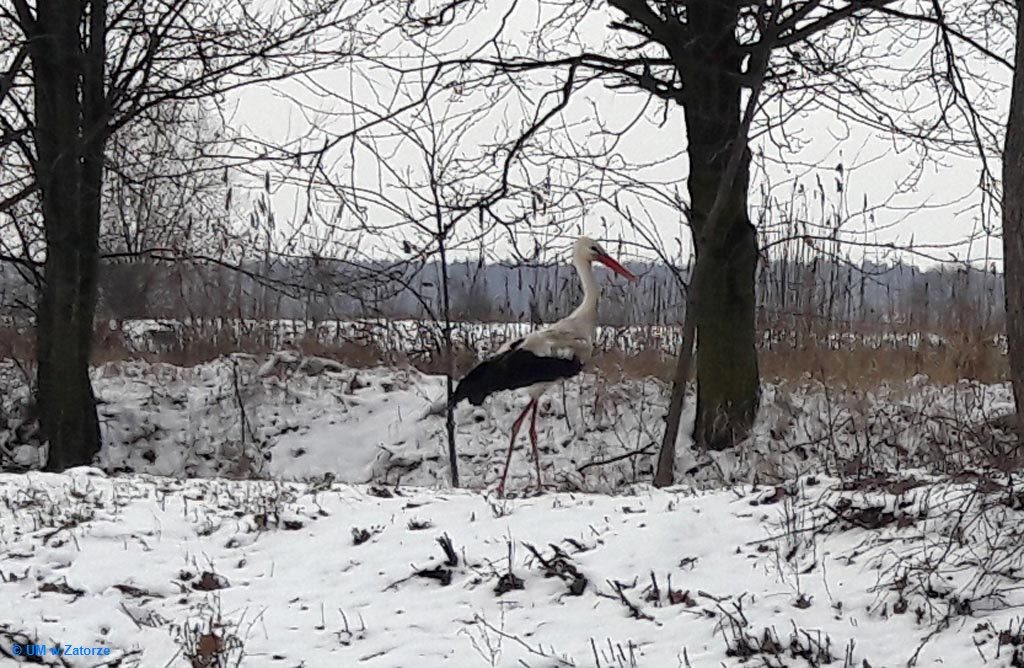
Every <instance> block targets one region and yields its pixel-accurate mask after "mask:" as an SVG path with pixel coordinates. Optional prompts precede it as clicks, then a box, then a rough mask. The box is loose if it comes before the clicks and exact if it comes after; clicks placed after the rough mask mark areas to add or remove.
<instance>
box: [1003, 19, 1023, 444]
mask: <svg viewBox="0 0 1024 668" xmlns="http://www.w3.org/2000/svg"><path fill="white" fill-rule="evenodd" d="M1021 10H1024V7H1021V3H1018V14H1017V50H1016V53H1015V55H1014V63H1015V65H1016V67H1015V68H1014V72H1013V84H1012V87H1011V89H1010V114H1009V117H1008V119H1007V122H1006V145H1005V147H1004V149H1003V262H1004V265H1005V266H1004V272H1005V276H1004V280H1005V282H1006V340H1007V350H1008V355H1009V359H1010V376H1011V379H1012V381H1013V398H1014V404H1015V406H1016V408H1017V421H1018V426H1019V424H1020V422H1021V421H1022V419H1024V410H1022V408H1024V20H1022V17H1021ZM1022 433H1024V430H1022Z"/></svg>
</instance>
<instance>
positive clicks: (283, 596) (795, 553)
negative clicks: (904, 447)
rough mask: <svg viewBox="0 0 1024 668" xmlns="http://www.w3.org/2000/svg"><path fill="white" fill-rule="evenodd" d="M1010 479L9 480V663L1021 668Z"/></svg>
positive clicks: (4, 635)
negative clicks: (507, 496)
mask: <svg viewBox="0 0 1024 668" xmlns="http://www.w3.org/2000/svg"><path fill="white" fill-rule="evenodd" d="M1004 484H1005V481H1002V480H998V479H987V485H988V487H986V489H987V490H988V491H987V493H986V494H984V495H982V494H979V492H978V490H979V489H980V487H979V486H978V484H977V481H976V480H975V479H971V478H962V479H960V480H959V481H956V482H947V483H942V482H935V481H931V480H928V479H925V478H920V477H914V476H913V475H910V474H906V475H904V476H900V477H894V478H879V477H874V478H867V479H859V480H857V481H853V480H847V481H842V482H841V481H837V480H833V479H829V478H820V477H804V478H802V479H801V480H800V481H798V482H794V483H792V484H790V485H787V486H779V487H775V486H768V487H760V488H751V487H749V486H737V487H731V488H729V489H723V490H719V491H713V492H695V491H691V490H689V489H688V488H678V489H674V490H669V491H653V490H648V489H644V490H638V491H636V492H635V493H633V494H628V495H621V496H609V495H591V494H580V493H576V494H570V493H550V494H545V495H542V496H538V497H533V498H525V499H517V500H512V501H498V500H496V499H493V498H490V497H487V496H484V495H481V494H478V493H474V492H471V491H443V490H441V491H438V490H427V489H422V488H411V487H399V488H394V487H385V486H374V487H368V486H349V485H340V484H332V485H326V484H320V485H317V484H305V483H275V482H258V481H225V480H190V481H175V480H170V479H167V478H155V477H150V476H138V475H136V476H130V477H107V476H105V475H104V474H102V473H101V472H99V471H97V470H95V469H79V470H75V471H73V472H70V473H68V474H66V475H51V474H42V473H29V474H25V475H13V474H5V475H0V527H2V530H0V555H2V558H0V581H2V582H0V594H2V599H0V600H2V601H3V603H2V604H0V655H3V654H4V653H6V654H7V655H8V658H9V661H11V662H13V661H14V660H15V659H14V657H13V656H12V652H11V647H12V643H19V644H24V643H30V644H46V645H48V646H51V647H52V646H54V645H56V644H58V643H59V644H73V645H77V646H84V647H109V648H111V652H112V653H111V655H110V656H108V657H104V658H103V659H102V661H103V662H104V663H102V665H120V666H136V665H137V666H155V667H156V666H171V667H174V666H183V667H187V666H193V667H194V666H212V665H238V664H236V663H235V661H236V660H241V662H242V663H241V665H246V666H249V665H252V666H363V665H365V666H380V667H387V668H399V667H413V666H415V667H420V666H442V665H445V666H449V665H450V666H459V667H462V666H466V667H473V666H531V667H537V668H540V667H548V666H586V667H597V666H601V667H625V666H639V667H652V668H663V667H666V666H669V667H672V666H693V667H695V668H702V667H708V668H710V667H712V666H714V667H718V666H723V665H724V666H739V665H751V666H793V667H803V666H824V665H835V666H848V667H851V668H852V667H854V666H856V667H858V668H863V667H864V666H872V667H873V668H881V667H883V666H887V667H894V666H907V665H918V666H947V667H948V666H982V665H986V666H1017V665H1021V664H1020V663H1019V662H1020V660H1021V655H1022V651H1021V647H1022V643H1024V634H1022V631H1021V625H1022V622H1021V620H1020V618H1019V617H1018V615H1019V612H1018V611H1017V610H1015V606H1019V605H1020V604H1021V603H1022V602H1024V596H1022V595H1021V593H1020V587H1019V584H1018V583H1017V580H1016V578H1017V577H1018V576H1017V572H1018V571H1017V570H1016V569H1019V568H1020V567H1021V565H1022V563H1024V559H1022V555H1021V552H1022V548H1021V547H1020V545H1021V540H1020V539H1021V535H1020V531H1021V530H1020V528H1019V527H1020V526H1021V522H1020V520H1021V519H1024V518H1022V517H1021V511H1020V505H1019V504H1016V505H1015V503H1014V502H1012V499H1013V498H1015V495H1019V494H1020V493H1021V491H1024V490H1020V489H1019V488H1015V487H1013V486H1004ZM446 545H447V546H449V549H448V550H447V551H446V549H445V546H446ZM1000 546H1001V549H1002V552H998V555H997V550H998V549H999V548H1000ZM996 556H998V558H995V557H996ZM982 574H985V577H982ZM993 592H995V593H998V594H999V597H996V596H994V595H993ZM215 657H217V658H218V659H219V660H220V661H221V662H220V663H217V662H216V661H215V660H214V659H215ZM61 658H62V659H63V661H64V665H68V666H96V665H101V660H99V659H97V658H96V657H61ZM118 660H120V662H117V661H118ZM46 661H48V662H52V663H53V664H54V665H60V664H58V663H57V662H56V660H55V659H53V657H47V658H46Z"/></svg>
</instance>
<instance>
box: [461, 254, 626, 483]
mask: <svg viewBox="0 0 1024 668" xmlns="http://www.w3.org/2000/svg"><path fill="white" fill-rule="evenodd" d="M595 261H596V262H600V263H601V264H604V265H605V266H607V267H608V268H609V269H611V270H612V271H614V272H615V273H616V274H619V275H620V276H624V277H626V278H627V279H629V280H631V281H636V280H637V277H636V276H634V275H633V274H632V273H630V272H629V270H627V269H626V268H625V267H623V266H622V265H621V264H619V263H618V262H616V261H615V260H614V259H612V257H611V256H610V255H609V254H608V253H607V252H606V251H605V250H604V249H603V248H602V247H601V245H600V244H599V243H597V242H596V241H594V240H593V239H589V238H587V237H580V238H579V239H578V240H577V241H576V245H575V246H574V247H573V253H572V264H573V266H574V267H576V272H577V273H578V274H579V277H580V282H582V283H583V303H581V304H580V305H579V306H578V307H577V308H576V310H575V311H573V312H572V313H571V314H569V315H568V316H567V317H565V318H563V319H561V320H559V321H558V322H556V323H554V324H552V325H549V326H548V327H545V328H544V329H540V330H537V331H536V332H533V333H532V334H529V335H527V336H525V337H523V338H520V339H516V340H515V341H511V342H509V343H506V344H505V345H504V346H502V347H501V348H500V349H499V350H498V352H497V353H495V355H494V356H493V357H491V358H489V359H486V360H484V361H483V362H481V363H480V364H478V365H477V366H476V367H474V368H473V369H472V370H471V371H470V372H469V373H468V374H466V377H465V378H463V379H462V380H461V381H460V382H459V384H458V386H457V387H456V388H455V393H454V394H453V395H452V400H451V402H450V404H449V410H450V409H451V408H454V406H455V405H456V404H458V403H459V402H460V401H462V400H463V399H469V402H470V403H471V404H473V405H474V406H480V405H481V404H483V402H484V399H486V398H487V397H488V396H489V395H491V394H493V393H495V392H498V391H500V390H518V389H526V391H527V394H528V395H529V397H530V402H529V403H528V404H527V405H526V408H524V409H523V412H522V413H520V414H519V417H518V418H516V421H515V422H514V423H513V424H512V438H511V439H510V441H509V444H508V457H507V458H506V459H505V470H504V471H503V472H502V474H501V482H499V483H498V490H497V491H498V496H503V495H504V493H505V478H506V477H507V476H508V467H509V463H511V461H512V448H513V446H514V445H515V442H516V436H517V435H518V434H519V427H520V426H522V424H523V420H524V419H525V418H526V414H527V413H528V412H531V411H532V415H531V417H530V444H531V445H532V446H533V456H534V461H535V463H536V465H537V489H538V490H539V489H540V488H541V480H540V453H539V452H538V451H537V401H538V399H540V397H541V395H543V394H544V392H545V391H546V390H547V389H548V388H549V387H551V385H553V384H554V383H556V382H558V381H560V380H565V379H567V378H572V377H573V376H575V375H577V374H578V373H579V372H580V371H582V370H583V365H584V364H585V363H586V362H587V361H588V360H589V359H590V356H591V355H592V354H593V352H594V334H595V332H596V330H597V297H598V287H597V281H595V280H594V272H593V268H592V263H593V262H595Z"/></svg>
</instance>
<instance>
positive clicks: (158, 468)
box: [0, 353, 1018, 492]
mask: <svg viewBox="0 0 1024 668" xmlns="http://www.w3.org/2000/svg"><path fill="white" fill-rule="evenodd" d="M94 381H95V382H94V385H95V388H96V391H97V394H98V397H99V401H100V406H99V413H100V417H101V420H102V429H103V437H104V447H103V451H102V452H101V455H100V458H99V460H98V462H97V464H98V465H99V466H100V467H101V468H103V469H104V470H105V471H107V472H108V473H130V472H136V473H149V474H155V475H165V476H175V477H196V476H198V477H229V478H246V479H248V478H253V477H262V478H272V479H281V480H314V479H315V480H322V479H323V478H324V477H325V476H329V477H330V478H331V479H333V480H336V481H339V482H349V483H370V482H379V483H385V484H399V483H400V484H402V485H416V486H426V487H439V486H440V487H443V486H446V485H447V481H448V480H449V468H448V456H447V452H448V448H447V442H446V438H445V425H444V419H443V417H441V416H428V417H424V414H425V413H426V412H427V409H428V408H429V407H430V405H431V404H432V403H433V402H434V401H436V400H437V399H438V398H440V397H442V396H443V395H444V381H443V379H442V378H440V377H437V376H427V375H423V374H421V373H419V372H417V371H415V370H413V369H392V368H377V369H368V370H365V369H360V370H356V369H349V368H344V367H341V366H338V365H337V364H336V363H334V362H331V361H329V360H322V359H319V358H298V357H295V356H294V355H292V354H291V353H281V354H278V355H276V356H274V357H272V358H269V359H266V358H258V359H257V358H254V357H252V356H247V355H235V356H232V357H231V358H227V359H222V360H219V361H216V362H212V363H209V364H203V365H198V366H195V367H191V368H182V367H175V366H171V365H167V364H149V363H143V362H115V363H109V364H105V365H103V366H101V367H99V368H97V369H96V370H95V372H94ZM668 395H669V388H668V387H667V386H666V385H664V384H663V383H660V382H659V381H657V380H653V379H647V380H625V381H621V382H616V383H612V382H609V381H607V380H605V379H604V378H601V377H598V376H595V375H591V374H584V375H583V376H582V377H581V378H580V379H578V380H575V381H573V382H570V383H567V384H566V385H565V388H564V392H562V391H554V392H551V393H549V395H547V396H546V397H545V399H544V401H543V403H542V405H541V409H540V416H539V420H538V429H539V433H540V439H539V440H540V447H541V454H542V456H541V464H542V469H543V478H544V483H545V484H546V485H549V486H551V487H553V488H555V489H559V490H563V491H590V492H613V491H617V492H621V491H627V490H628V489H629V488H630V486H631V485H633V484H636V483H644V482H647V481H649V480H650V479H651V471H652V467H653V463H654V458H655V454H656V450H657V444H658V443H659V442H660V438H661V424H662V418H663V416H664V412H665V409H666V404H667V398H668ZM27 396H28V388H27V387H26V386H25V385H24V383H23V382H22V375H21V374H20V372H19V370H18V369H17V368H16V367H15V366H14V365H13V364H11V363H7V364H4V363H3V362H0V464H2V465H3V466H6V467H7V468H9V469H10V468H15V469H22V468H31V467H33V466H35V465H38V462H39V461H40V459H41V456H42V452H41V449H40V448H39V444H38V442H37V441H36V440H35V438H34V434H33V429H32V423H31V421H29V420H26V419H25V415H26V413H25V407H26V399H27ZM523 403H524V400H523V398H522V397H520V396H517V395H514V394H509V393H503V394H500V395H496V396H494V397H492V398H490V399H489V400H488V401H487V403H486V404H485V405H484V406H483V407H481V408H474V407H472V406H469V405H468V404H463V405H461V406H460V407H459V408H458V410H457V412H456V415H455V421H456V432H457V434H456V436H457V450H458V455H459V468H460V474H461V478H462V484H463V486H465V487H469V488H473V489H486V488H493V486H494V485H495V484H496V482H497V477H498V474H499V472H500V468H501V466H502V464H503V463H504V460H505V455H506V453H507V447H508V432H509V427H510V426H511V423H512V422H513V420H514V419H515V416H516V414H517V413H518V412H519V411H520V410H521V408H522V404H523ZM693 403H694V402H693V401H692V397H691V399H690V401H688V406H689V410H688V411H687V413H686V415H684V420H683V424H682V427H681V438H680V448H679V452H678V458H677V462H676V468H677V470H678V471H679V472H680V474H683V475H684V476H685V480H686V481H687V482H689V483H691V484H695V485H698V486H702V487H703V486H713V485H720V484H723V483H733V482H752V481H754V480H759V481H762V482H766V481H767V482H770V481H773V480H780V481H782V480H788V479H792V478H793V477H795V476H796V475H798V474H802V473H824V474H833V475H849V474H854V473H861V474H865V473H867V474H870V473H874V472H878V471H882V472H886V471H896V470H902V469H906V468H912V467H913V468H921V469H924V470H927V471H928V472H930V473H948V472H956V471H960V470H962V469H963V468H964V467H968V466H978V465H986V464H991V463H993V462H1005V461H1006V460H1007V458H1013V459H1014V460H1015V459H1016V458H1017V457H1018V454H1017V453H1016V451H1015V449H1014V448H1015V445H1014V443H1013V440H1012V438H1010V437H1009V435H1008V434H1007V433H1005V432H1004V429H1003V428H1004V427H1005V422H1006V420H1005V415H1006V414H1007V413H1008V412H1010V411H1012V405H1013V404H1012V397H1011V394H1010V390H1009V387H1008V386H1006V385H983V384H979V383H975V382H968V381H963V382H961V383H958V384H956V385H952V386H936V385H932V384H929V383H928V382H927V379H926V378H923V377H917V378H913V379H911V380H910V381H908V382H907V383H906V384H904V385H901V386H882V387H879V388H878V389H877V390H876V391H874V392H862V391H843V390H841V389H839V388H826V387H822V386H821V385H819V384H816V383H810V382H808V383H804V384H792V383H791V384H778V385H772V384H767V385H765V386H764V389H763V396H762V410H761V412H760V418H759V422H758V424H757V426H756V429H755V431H754V434H753V436H752V437H751V438H750V439H749V440H748V442H746V443H745V444H744V445H743V446H742V447H741V448H739V449H738V450H737V451H736V452H735V453H729V454H725V455H716V456H715V457H713V458H707V457H703V458H701V457H697V456H696V455H695V454H694V453H693V451H692V450H691V448H690V441H689V439H688V438H687V437H686V436H685V434H687V433H688V432H689V430H690V425H691V424H692V419H693V416H692V407H693ZM525 431H526V430H525V429H524V430H523V432H521V433H520V441H519V442H518V446H519V453H518V454H517V455H516V456H514V457H513V460H512V461H513V469H512V473H511V477H510V483H509V486H508V489H509V490H510V491H522V490H525V489H527V488H529V487H530V486H531V485H533V484H534V480H533V475H534V474H533V470H534V467H533V464H532V463H531V462H530V461H528V460H527V458H526V455H525V451H526V450H527V449H528V446H527V442H526V434H525Z"/></svg>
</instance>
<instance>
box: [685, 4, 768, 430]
mask: <svg viewBox="0 0 1024 668" xmlns="http://www.w3.org/2000/svg"><path fill="white" fill-rule="evenodd" d="M738 11H739V8H738V3H737V2H736V1H735V0H732V1H730V2H721V1H720V0H716V1H714V2H712V1H711V0H704V1H702V2H694V3H692V4H691V5H690V16H689V23H690V26H691V30H692V33H693V34H694V35H695V39H694V40H692V41H691V42H690V44H688V45H687V46H686V57H685V58H684V59H682V60H681V62H680V69H681V70H682V73H683V81H684V82H685V84H684V85H685V91H686V98H685V115H686V135H687V139H688V148H687V152H688V156H689V163H690V175H689V179H688V187H689V194H690V207H691V224H692V225H693V231H694V241H695V251H696V264H695V266H694V272H693V287H694V290H695V293H694V300H693V301H694V302H695V303H694V319H695V325H696V328H697V359H696V361H697V364H696V367H697V420H696V423H695V425H694V439H695V441H696V443H697V445H698V447H701V448H707V449H711V450H722V449H725V448H729V447H732V446H733V445H735V444H736V443H737V442H738V441H740V440H742V439H743V438H745V437H746V435H747V433H748V432H749V430H750V427H751V426H752V425H753V421H754V417H755V415H756V412H757V407H758V400H759V388H760V386H759V375H758V366H757V352H756V349H755V330H754V325H755V323H754V317H755V309H756V305H757V304H756V297H755V292H754V274H755V271H756V269H757V258H758V254H757V237H756V234H755V230H754V227H753V225H751V223H750V219H749V217H748V214H747V188H748V185H749V178H750V154H749V152H748V151H747V150H746V147H744V152H743V157H742V161H741V162H740V165H739V170H738V171H737V173H736V176H735V178H734V179H733V180H732V183H731V184H730V185H729V187H726V188H722V185H723V180H725V176H726V172H727V165H728V163H729V158H730V155H731V154H732V149H733V145H734V144H735V142H737V141H742V142H744V143H745V142H746V136H745V132H744V130H743V127H742V117H743V110H742V108H741V90H742V89H741V87H740V80H739V77H738V73H739V72H740V65H741V58H742V56H741V55H740V53H739V51H738V49H737V48H736V44H735V41H734V38H733V32H734V28H735V25H736V21H737V16H738ZM719 196H721V197H724V198H725V199H724V201H723V202H722V203H721V204H720V206H719V208H718V212H719V213H720V215H721V218H720V219H719V220H718V221H716V223H715V224H714V225H713V227H711V228H709V226H708V225H707V221H708V216H709V214H710V213H711V211H712V209H713V208H714V206H715V200H716V198H717V197H719Z"/></svg>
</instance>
